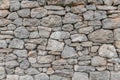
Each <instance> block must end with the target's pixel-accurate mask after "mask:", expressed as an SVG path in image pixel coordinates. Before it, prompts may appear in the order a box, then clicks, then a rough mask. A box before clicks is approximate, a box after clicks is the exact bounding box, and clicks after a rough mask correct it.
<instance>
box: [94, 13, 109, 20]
mask: <svg viewBox="0 0 120 80" xmlns="http://www.w3.org/2000/svg"><path fill="white" fill-rule="evenodd" d="M104 18H107V13H106V11H95V19H97V20H101V19H104Z"/></svg>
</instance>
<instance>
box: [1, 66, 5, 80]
mask: <svg viewBox="0 0 120 80" xmlns="http://www.w3.org/2000/svg"><path fill="white" fill-rule="evenodd" d="M4 77H5V69H4V67H0V79H1V80H2V79H3V78H4Z"/></svg>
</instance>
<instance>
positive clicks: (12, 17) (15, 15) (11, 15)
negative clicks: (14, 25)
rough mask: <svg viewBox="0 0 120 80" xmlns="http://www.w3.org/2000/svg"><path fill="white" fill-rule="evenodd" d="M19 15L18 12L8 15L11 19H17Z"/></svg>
mask: <svg viewBox="0 0 120 80" xmlns="http://www.w3.org/2000/svg"><path fill="white" fill-rule="evenodd" d="M18 17H19V16H18V14H17V13H16V12H12V13H10V14H9V15H8V17H7V18H8V19H11V20H15V19H17V18H18Z"/></svg>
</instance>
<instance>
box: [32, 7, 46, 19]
mask: <svg viewBox="0 0 120 80" xmlns="http://www.w3.org/2000/svg"><path fill="white" fill-rule="evenodd" d="M46 15H47V10H46V9H44V8H42V7H40V8H34V9H32V10H31V17H32V18H42V17H44V16H46Z"/></svg>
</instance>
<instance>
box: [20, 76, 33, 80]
mask: <svg viewBox="0 0 120 80" xmlns="http://www.w3.org/2000/svg"><path fill="white" fill-rule="evenodd" d="M19 80H34V79H33V77H32V76H29V75H24V76H20V77H19Z"/></svg>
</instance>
